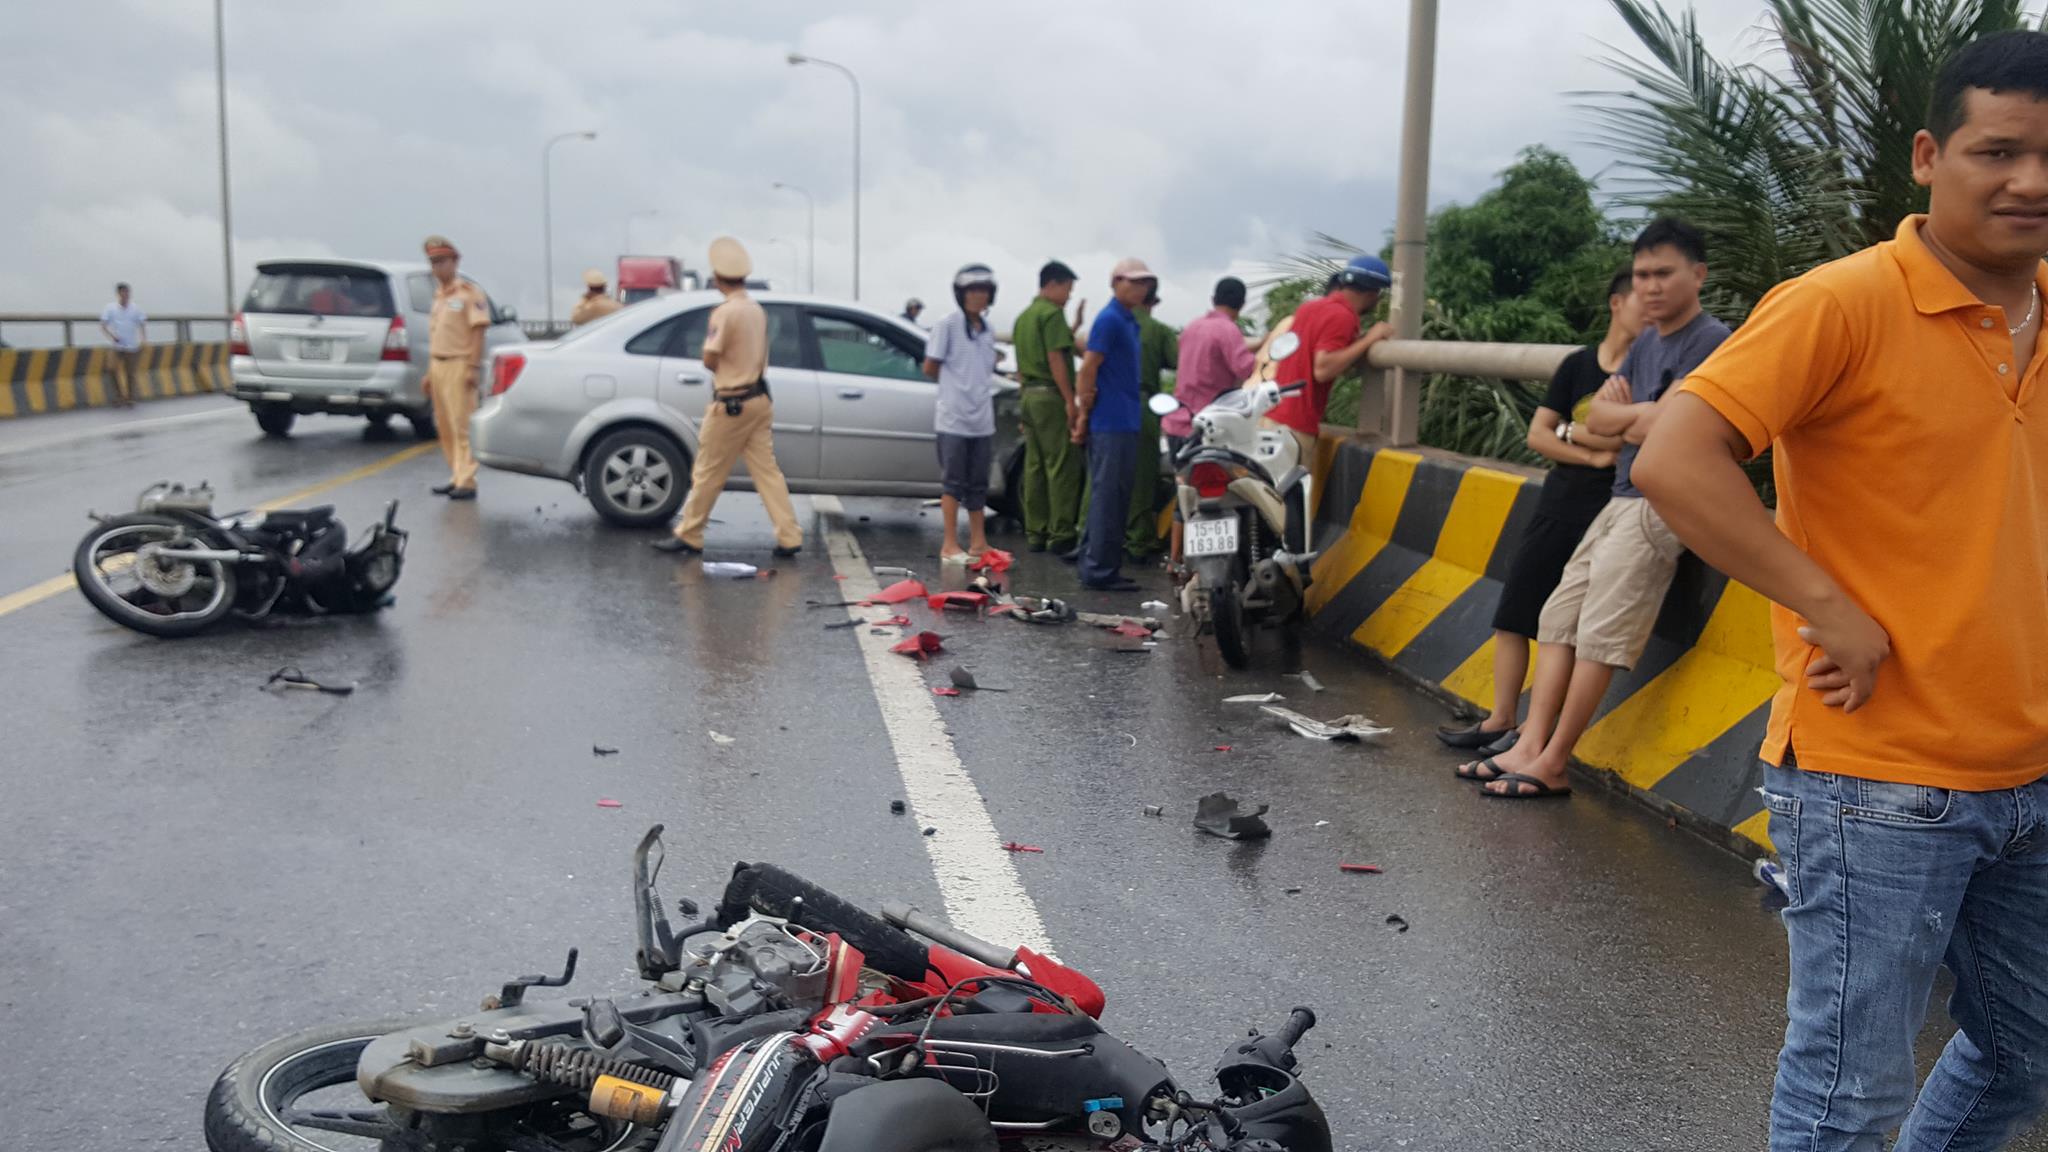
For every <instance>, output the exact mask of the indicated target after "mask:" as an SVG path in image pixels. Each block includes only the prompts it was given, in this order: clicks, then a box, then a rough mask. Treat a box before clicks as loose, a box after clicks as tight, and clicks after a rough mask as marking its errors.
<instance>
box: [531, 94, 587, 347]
mask: <svg viewBox="0 0 2048 1152" xmlns="http://www.w3.org/2000/svg"><path fill="white" fill-rule="evenodd" d="M579 138H581V139H584V140H595V139H597V133H595V132H564V133H562V134H561V135H559V136H552V137H549V138H548V142H547V143H545V144H543V145H541V146H540V251H541V268H542V272H541V291H542V293H543V294H545V295H546V296H547V300H548V329H549V330H550V331H552V330H553V329H554V327H555V212H554V205H553V190H552V189H551V188H549V186H548V184H549V179H548V177H549V172H548V167H549V165H548V161H549V156H550V154H551V153H553V152H554V150H555V145H557V144H560V143H561V142H562V141H564V140H575V139H579Z"/></svg>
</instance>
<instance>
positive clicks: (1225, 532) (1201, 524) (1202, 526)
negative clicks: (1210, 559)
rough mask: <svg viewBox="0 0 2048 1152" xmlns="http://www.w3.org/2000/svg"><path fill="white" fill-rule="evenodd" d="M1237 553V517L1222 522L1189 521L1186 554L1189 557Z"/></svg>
mask: <svg viewBox="0 0 2048 1152" xmlns="http://www.w3.org/2000/svg"><path fill="white" fill-rule="evenodd" d="M1236 551H1237V517H1235V516H1231V517H1228V518H1226V519H1222V520H1190V521H1189V522H1188V538H1187V553H1188V555H1190V556H1229V555H1231V554H1232V553H1235V552H1236Z"/></svg>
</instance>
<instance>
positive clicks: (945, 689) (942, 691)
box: [932, 684, 960, 696]
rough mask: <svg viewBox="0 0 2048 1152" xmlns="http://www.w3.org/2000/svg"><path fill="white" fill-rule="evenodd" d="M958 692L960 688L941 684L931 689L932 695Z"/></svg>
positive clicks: (950, 694) (951, 694)
mask: <svg viewBox="0 0 2048 1152" xmlns="http://www.w3.org/2000/svg"><path fill="white" fill-rule="evenodd" d="M959 694H960V690H959V689H958V688H948V687H946V686H945V685H943V684H941V685H939V686H938V687H937V688H934V689H932V695H934V696H958V695H959Z"/></svg>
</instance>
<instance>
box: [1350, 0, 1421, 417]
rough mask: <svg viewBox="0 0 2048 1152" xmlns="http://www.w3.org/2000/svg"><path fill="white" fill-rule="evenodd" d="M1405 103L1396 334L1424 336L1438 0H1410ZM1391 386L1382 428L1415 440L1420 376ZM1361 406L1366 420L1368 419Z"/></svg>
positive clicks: (1396, 378) (1398, 373)
mask: <svg viewBox="0 0 2048 1152" xmlns="http://www.w3.org/2000/svg"><path fill="white" fill-rule="evenodd" d="M1405 88H1406V91H1405V93H1404V95H1403V96H1402V106H1401V191H1400V198H1399V200H1398V201H1397V203H1396V208H1395V214H1394V303H1393V315H1392V320H1393V323H1394V337H1395V338H1396V339H1399V340H1419V339H1421V338H1422V309H1423V303H1424V301H1425V300H1427V299H1428V296H1429V292H1428V288H1427V266H1426V260H1425V256H1426V254H1427V251H1428V239H1429V121H1430V111H1431V104H1432V103H1433V102H1434V100H1435V98H1436V96H1435V93H1436V0H1409V3H1408V75H1407V83H1406V85H1405ZM1387 377H1388V381H1389V383H1390V385H1391V387H1390V388H1389V389H1388V391H1389V393H1390V395H1389V396H1388V402H1387V404H1386V406H1385V408H1384V409H1383V412H1384V415H1383V416H1382V417H1381V419H1382V420H1383V422H1384V423H1383V427H1382V430H1383V431H1384V432H1385V433H1386V435H1387V438H1388V439H1389V440H1390V441H1392V442H1393V443H1395V444H1413V443H1415V442H1416V435H1417V433H1418V431H1419V430H1420V429H1419V426H1420V424H1421V408H1422V389H1421V387H1420V384H1421V380H1420V378H1419V377H1414V378H1411V377H1410V376H1409V374H1408V372H1407V370H1406V369H1400V368H1396V369H1394V370H1392V371H1390V372H1389V373H1388V374H1387ZM1367 415H1368V414H1367V412H1366V411H1365V406H1364V405H1360V407H1359V417H1360V420H1361V423H1362V422H1363V421H1364V420H1365V419H1366V418H1367Z"/></svg>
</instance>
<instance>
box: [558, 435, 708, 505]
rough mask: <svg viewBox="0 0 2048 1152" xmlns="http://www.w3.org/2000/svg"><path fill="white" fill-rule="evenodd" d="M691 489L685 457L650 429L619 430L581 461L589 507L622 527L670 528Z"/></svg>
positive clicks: (584, 488)
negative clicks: (668, 526) (665, 526)
mask: <svg viewBox="0 0 2048 1152" xmlns="http://www.w3.org/2000/svg"><path fill="white" fill-rule="evenodd" d="M689 490H690V458H689V455H688V454H687V453H685V452H684V451H683V446H682V445H680V444H678V443H676V442H675V440H673V439H672V438H670V437H669V436H668V435H666V434H664V433H661V432H657V431H655V430H654V429H652V428H621V429H620V430H618V431H617V432H613V433H611V434H610V435H608V436H606V437H604V438H603V439H601V440H599V441H598V442H597V447H595V448H592V449H591V450H590V455H589V456H588V457H586V458H585V459H584V462H583V494H584V495H585V496H587V497H589V498H590V506H591V507H592V508H595V509H597V514H598V515H599V516H602V517H604V518H605V519H606V520H609V521H611V522H612V523H614V524H617V525H619V526H620V527H623V528H653V527H656V526H658V525H662V524H666V523H668V522H669V520H670V519H672V518H673V517H674V516H675V514H676V509H678V508H680V507H682V504H683V497H684V496H685V495H686V494H687V493H688V492H689Z"/></svg>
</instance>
